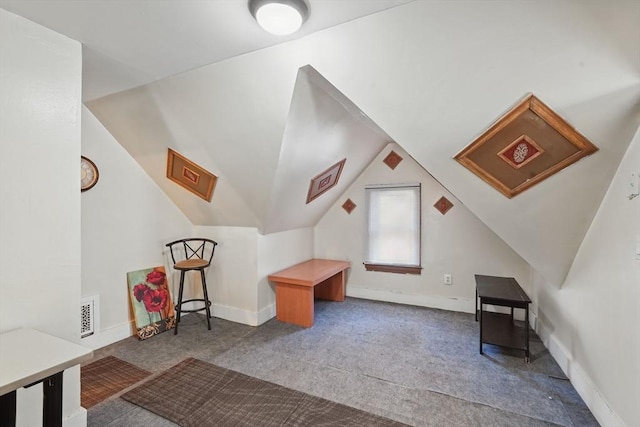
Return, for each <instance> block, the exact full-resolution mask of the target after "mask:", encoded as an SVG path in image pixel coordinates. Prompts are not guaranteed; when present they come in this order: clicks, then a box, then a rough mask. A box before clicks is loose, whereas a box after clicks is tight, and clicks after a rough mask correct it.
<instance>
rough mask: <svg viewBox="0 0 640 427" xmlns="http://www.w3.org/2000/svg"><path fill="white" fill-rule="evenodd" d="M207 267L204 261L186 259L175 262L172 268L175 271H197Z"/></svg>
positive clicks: (206, 262) (207, 263)
mask: <svg viewBox="0 0 640 427" xmlns="http://www.w3.org/2000/svg"><path fill="white" fill-rule="evenodd" d="M208 266H209V262H208V261H207V260H206V259H187V260H184V261H178V262H176V263H175V264H174V266H173V268H175V269H176V270H199V269H201V268H205V267H208Z"/></svg>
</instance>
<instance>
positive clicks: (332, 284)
mask: <svg viewBox="0 0 640 427" xmlns="http://www.w3.org/2000/svg"><path fill="white" fill-rule="evenodd" d="M344 285H345V274H344V271H341V272H339V273H337V274H334V275H333V276H331V277H329V278H328V279H327V280H325V281H324V282H322V283H318V284H317V285H316V286H314V287H313V293H314V296H315V297H316V298H319V299H324V300H328V301H344V288H345V286H344Z"/></svg>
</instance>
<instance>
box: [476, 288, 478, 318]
mask: <svg viewBox="0 0 640 427" xmlns="http://www.w3.org/2000/svg"><path fill="white" fill-rule="evenodd" d="M477 321H478V288H476V322H477Z"/></svg>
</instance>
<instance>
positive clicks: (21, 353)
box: [0, 329, 93, 395]
mask: <svg viewBox="0 0 640 427" xmlns="http://www.w3.org/2000/svg"><path fill="white" fill-rule="evenodd" d="M92 356H93V351H92V350H91V349H89V348H85V347H82V346H80V345H78V344H74V343H72V342H69V341H66V340H63V339H61V338H57V337H54V336H52V335H49V334H45V333H43V332H40V331H36V330H35V329H16V330H14V331H9V332H5V333H3V334H0V395H3V394H6V393H9V392H10V391H13V390H16V389H18V388H20V387H23V386H25V385H29V384H32V383H34V382H36V381H39V380H42V379H44V378H47V377H49V376H51V375H53V374H56V373H58V372H60V371H63V370H65V369H67V368H70V367H72V366H74V365H78V364H80V363H82V362H84V361H85V360H89V359H91V357H92Z"/></svg>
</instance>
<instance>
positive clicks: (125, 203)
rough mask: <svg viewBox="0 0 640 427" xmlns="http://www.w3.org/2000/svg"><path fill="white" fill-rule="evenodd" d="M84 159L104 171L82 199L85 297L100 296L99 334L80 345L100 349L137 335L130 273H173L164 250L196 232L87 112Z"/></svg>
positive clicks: (83, 136)
mask: <svg viewBox="0 0 640 427" xmlns="http://www.w3.org/2000/svg"><path fill="white" fill-rule="evenodd" d="M82 154H83V155H85V156H87V157H88V158H90V159H91V160H92V161H93V162H94V163H96V165H97V167H98V170H99V172H100V179H99V180H98V183H97V184H96V185H95V187H93V188H92V189H90V190H88V191H85V192H83V193H82V195H81V200H82V296H83V297H88V296H93V295H99V297H100V313H98V314H99V316H100V317H99V330H97V331H96V332H95V334H94V335H93V336H90V337H88V338H84V339H83V340H82V344H83V345H87V346H90V347H93V348H98V347H101V346H104V345H107V344H110V343H112V342H115V341H117V340H120V339H123V338H126V337H128V336H130V335H132V334H133V333H134V329H132V328H134V327H135V325H134V324H133V320H132V319H131V318H130V312H129V304H130V301H129V295H128V288H127V272H129V271H135V270H140V269H144V268H149V267H155V266H159V265H164V266H165V268H166V269H167V270H166V271H167V273H169V271H170V270H169V266H170V265H171V264H170V261H168V260H167V258H166V257H165V256H164V252H165V246H164V245H165V244H166V243H167V242H170V241H172V240H175V239H178V238H181V237H187V236H190V235H191V233H192V228H193V227H192V225H191V222H189V220H187V218H186V217H185V216H184V214H182V212H181V211H180V210H179V209H178V208H177V207H176V206H175V205H174V204H173V203H172V202H171V200H170V199H169V198H168V197H167V195H166V194H164V193H163V192H162V191H161V190H160V188H159V187H158V186H157V185H156V184H155V183H154V181H153V180H151V178H149V176H148V175H147V174H146V173H145V172H144V170H143V169H142V168H141V167H140V165H138V164H137V163H136V162H135V161H134V160H133V158H132V157H131V156H130V155H129V154H128V153H127V152H126V151H125V150H124V148H122V146H121V145H120V144H118V142H117V141H116V140H115V139H114V138H113V136H111V134H109V132H107V130H106V129H105V128H104V127H103V126H102V124H101V123H100V122H99V121H98V120H97V119H96V118H95V117H94V116H93V114H91V112H90V111H89V110H88V109H87V108H86V107H83V108H82ZM193 197H195V196H193ZM75 310H76V311H75V312H77V310H78V309H77V308H76V309H75Z"/></svg>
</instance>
